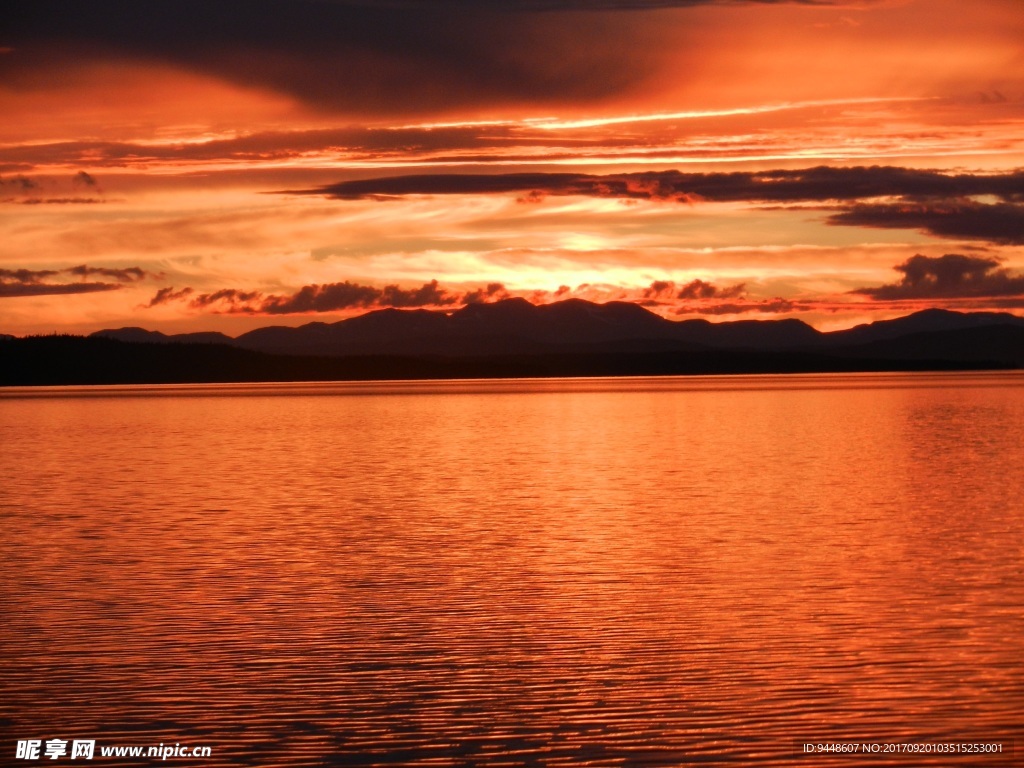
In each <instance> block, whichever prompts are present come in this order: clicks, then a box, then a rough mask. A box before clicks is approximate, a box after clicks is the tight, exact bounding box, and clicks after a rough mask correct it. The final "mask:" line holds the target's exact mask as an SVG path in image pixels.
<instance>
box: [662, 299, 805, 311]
mask: <svg viewBox="0 0 1024 768" xmlns="http://www.w3.org/2000/svg"><path fill="white" fill-rule="evenodd" d="M814 309H818V307H817V306H815V305H813V304H808V303H803V302H799V301H791V300H790V299H782V298H775V299H766V300H763V301H745V302H723V303H720V304H710V305H699V306H682V307H676V308H675V309H673V310H672V314H673V315H743V314H747V313H750V312H758V313H762V314H766V315H778V314H787V313H789V312H810V311H812V310H814Z"/></svg>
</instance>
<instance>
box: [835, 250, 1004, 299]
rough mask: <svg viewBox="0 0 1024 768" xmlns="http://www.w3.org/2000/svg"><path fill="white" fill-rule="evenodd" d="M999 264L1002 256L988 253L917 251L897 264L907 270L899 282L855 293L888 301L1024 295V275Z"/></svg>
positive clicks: (901, 268)
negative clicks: (993, 256) (993, 255)
mask: <svg viewBox="0 0 1024 768" xmlns="http://www.w3.org/2000/svg"><path fill="white" fill-rule="evenodd" d="M999 264H1000V261H999V259H996V258H992V257H985V256H965V255H963V254H959V253H947V254H945V255H943V256H938V257H929V256H922V255H921V254H917V255H916V256H911V257H910V258H909V259H907V260H906V261H904V262H903V263H902V264H897V265H896V266H895V267H893V269H895V270H896V271H897V272H902V273H903V277H902V278H901V279H900V281H899V282H897V283H890V284H888V285H882V286H879V287H877V288H858V289H856V290H854V291H851V293H856V294H861V295H863V296H871V297H872V298H874V299H880V300H887V301H891V300H899V299H951V298H978V297H998V296H1024V275H1013V274H1011V273H1010V271H1009V270H1008V269H1004V268H1000V267H999Z"/></svg>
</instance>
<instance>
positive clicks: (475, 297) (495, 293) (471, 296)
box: [462, 283, 512, 304]
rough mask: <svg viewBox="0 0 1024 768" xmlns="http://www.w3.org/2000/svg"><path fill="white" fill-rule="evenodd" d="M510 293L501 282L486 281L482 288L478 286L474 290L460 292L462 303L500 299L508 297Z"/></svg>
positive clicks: (479, 302)
mask: <svg viewBox="0 0 1024 768" xmlns="http://www.w3.org/2000/svg"><path fill="white" fill-rule="evenodd" d="M511 295H512V294H510V293H509V292H508V289H507V288H505V286H504V284H503V283H488V284H487V285H486V286H485V287H483V288H478V289H477V290H475V291H467V292H466V293H464V294H462V303H463V304H484V303H487V302H489V301H500V300H501V299H507V298H510V297H511Z"/></svg>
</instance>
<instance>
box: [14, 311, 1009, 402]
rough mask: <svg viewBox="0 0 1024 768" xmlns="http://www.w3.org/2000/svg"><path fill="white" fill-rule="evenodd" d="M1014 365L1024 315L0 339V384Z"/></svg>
mask: <svg viewBox="0 0 1024 768" xmlns="http://www.w3.org/2000/svg"><path fill="white" fill-rule="evenodd" d="M985 368H993V369H1005V368H1024V318H1019V317H1016V316H1014V315H1010V314H1006V313H996V312H977V313H960V312H950V311H946V310H925V311H922V312H916V313H914V314H912V315H908V316H906V317H902V318H897V319H895V320H884V321H878V322H874V323H870V324H866V325H861V326H857V327H856V328H850V329H848V330H843V331H834V332H831V333H822V332H820V331H817V330H815V329H814V328H812V327H811V326H809V325H807V324H806V323H803V322H801V321H799V320H792V319H788V320H772V321H758V320H743V321H738V322H725V323H711V322H708V321H706V320H682V321H672V320H667V319H665V318H663V317H661V316H659V315H656V314H654V313H653V312H650V311H648V310H646V309H644V308H643V307H641V306H638V305H636V304H630V303H626V302H610V303H607V304H594V303H591V302H588V301H583V300H580V299H571V300H568V301H562V302H557V303H554V304H546V305H539V306H535V305H533V304H530V303H529V302H527V301H525V300H523V299H508V300H505V301H499V302H496V303H493V304H471V305H468V306H465V307H463V308H462V309H459V310H456V311H454V312H451V313H450V314H449V313H445V312H440V311H429V310H424V309H416V310H399V309H384V310H379V311H374V312H369V313H367V314H364V315H361V316H359V317H353V318H350V319H347V320H341V321H339V322H335V323H324V322H313V323H307V324H306V325H302V326H299V327H297V328H290V327H284V326H271V327H266V328H259V329H256V330H253V331H250V332H248V333H245V334H242V335H241V336H239V337H237V338H231V337H229V336H225V335H224V334H221V333H215V332H209V333H202V332H200V333H185V334H171V335H168V334H164V333H160V332H157V331H148V330H145V329H143V328H137V327H133V328H120V329H111V330H103V331H98V332H96V333H94V334H92V335H91V336H90V337H86V338H83V337H78V336H46V337H29V338H24V339H18V338H14V337H7V336H0V385H7V386H10V385H34V384H113V383H185V382H221V381H223V382H232V381H233V382H242V381H313V380H352V379H413V378H488V377H511V378H514V377H532V376H629V375H638V376H639V375H683V374H728V373H799V372H808V373H811V372H815V373H817V372H822V373H824V372H852V371H901V370H908V371H911V370H963V369H985Z"/></svg>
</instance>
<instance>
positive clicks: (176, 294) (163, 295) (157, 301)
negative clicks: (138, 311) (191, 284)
mask: <svg viewBox="0 0 1024 768" xmlns="http://www.w3.org/2000/svg"><path fill="white" fill-rule="evenodd" d="M194 292H195V291H193V289H192V288H188V287H185V288H182V289H181V290H180V291H176V290H174V287H173V286H168V287H166V288H161V289H160V290H159V291H157V292H156V294H155V295H154V296H153V298H152V299H150V300H149V303H148V304H146V305H144V307H143V309H152V308H153V307H158V306H160V305H161V304H168V303H170V302H172V301H179V300H180V299H184V298H186V297H188V296H191V295H192V294H193V293H194Z"/></svg>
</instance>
